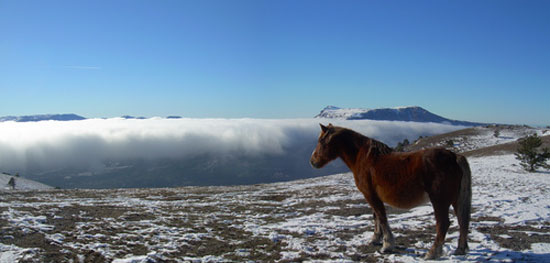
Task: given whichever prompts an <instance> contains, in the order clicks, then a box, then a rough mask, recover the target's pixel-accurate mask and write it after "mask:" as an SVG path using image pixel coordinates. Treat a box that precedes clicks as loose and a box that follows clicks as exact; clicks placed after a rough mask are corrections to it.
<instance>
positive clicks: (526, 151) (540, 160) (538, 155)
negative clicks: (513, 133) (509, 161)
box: [515, 134, 550, 172]
mask: <svg viewBox="0 0 550 263" xmlns="http://www.w3.org/2000/svg"><path fill="white" fill-rule="evenodd" d="M541 145H542V140H541V139H540V138H539V137H538V136H537V135H536V134H533V135H529V136H526V137H523V138H521V139H519V146H518V148H517V151H516V153H515V155H516V159H518V160H519V161H520V165H521V166H523V168H525V170H527V171H529V172H534V171H535V170H536V169H537V168H539V167H544V168H547V169H550V165H548V164H547V163H546V161H547V160H548V159H550V151H549V150H548V148H544V149H542V151H539V150H538V148H539V147H540V146H541Z"/></svg>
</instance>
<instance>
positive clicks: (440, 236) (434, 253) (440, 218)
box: [425, 198, 450, 259]
mask: <svg viewBox="0 0 550 263" xmlns="http://www.w3.org/2000/svg"><path fill="white" fill-rule="evenodd" d="M432 205H433V208H434V214H435V220H436V230H437V234H436V236H435V242H434V244H433V245H432V247H431V248H430V251H428V254H426V257H425V259H437V258H439V257H440V256H441V254H442V252H443V243H445V236H446V235H447V230H448V229H449V225H450V222H449V206H450V205H449V204H446V203H441V202H437V200H434V199H433V198H432Z"/></svg>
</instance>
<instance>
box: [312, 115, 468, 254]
mask: <svg viewBox="0 0 550 263" xmlns="http://www.w3.org/2000/svg"><path fill="white" fill-rule="evenodd" d="M338 157H340V158H341V159H342V160H343V161H344V162H345V163H346V165H347V166H348V167H349V169H350V170H351V171H352V172H353V177H354V179H355V185H356V186H357V188H358V189H359V191H361V193H363V195H364V196H365V199H366V200H367V202H368V203H369V204H370V206H371V207H372V209H373V211H374V235H373V237H372V240H371V242H370V244H379V243H380V240H381V239H382V238H383V246H382V249H381V252H384V253H387V252H390V251H391V250H392V249H393V247H394V243H395V241H394V238H393V235H392V233H391V230H390V227H389V224H388V218H387V217H386V210H385V208H384V203H386V204H389V205H391V206H393V207H397V208H405V209H409V208H413V207H415V206H418V205H420V204H422V203H424V202H426V201H427V200H430V202H431V203H432V206H433V209H434V214H435V220H436V229H437V235H436V237H435V242H434V244H433V245H432V247H431V248H430V251H429V252H428V253H427V254H426V257H425V258H426V259H436V258H439V257H440V256H441V253H442V247H443V243H444V242H445V235H446V234H447V230H448V228H449V225H450V222H449V207H450V206H451V205H452V206H453V208H454V211H455V214H456V216H457V218H458V224H459V226H460V237H459V239H458V247H457V249H456V251H455V255H464V254H465V253H466V250H467V249H468V243H467V242H468V240H467V238H468V227H469V224H470V209H471V200H472V190H471V172H470V167H469V165H468V162H467V161H466V158H465V157H464V156H462V155H457V154H455V153H453V152H451V151H448V150H445V149H438V148H434V149H426V150H420V151H416V152H411V153H397V152H392V149H391V148H390V147H388V146H387V145H385V144H383V143H381V142H379V141H376V140H373V139H371V138H368V137H366V136H363V135H361V134H359V133H357V132H354V131H352V130H350V129H346V128H341V127H336V126H332V124H329V125H328V126H323V125H322V124H321V134H320V135H319V142H318V144H317V147H316V148H315V151H314V152H313V154H312V155H311V160H310V162H311V165H312V166H313V167H315V168H321V167H323V166H324V165H325V164H327V163H328V162H330V161H332V160H334V159H336V158H338Z"/></svg>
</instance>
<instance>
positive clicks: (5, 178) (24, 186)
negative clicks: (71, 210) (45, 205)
mask: <svg viewBox="0 0 550 263" xmlns="http://www.w3.org/2000/svg"><path fill="white" fill-rule="evenodd" d="M11 178H14V180H15V190H44V189H53V187H51V186H49V185H45V184H43V183H39V182H36V181H33V180H29V179H25V178H22V177H15V176H12V175H9V174H4V173H0V191H2V190H12V187H11V186H9V185H8V182H9V181H10V179H11Z"/></svg>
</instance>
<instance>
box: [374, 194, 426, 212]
mask: <svg viewBox="0 0 550 263" xmlns="http://www.w3.org/2000/svg"><path fill="white" fill-rule="evenodd" d="M377 194H378V196H379V197H380V199H381V200H382V201H383V202H384V203H386V204H388V205H390V206H392V207H395V208H401V209H410V208H413V207H417V206H419V205H421V204H424V203H426V202H427V201H428V200H429V197H428V194H427V193H426V192H425V191H424V190H420V189H418V190H414V189H407V190H402V191H384V190H381V189H377Z"/></svg>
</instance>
